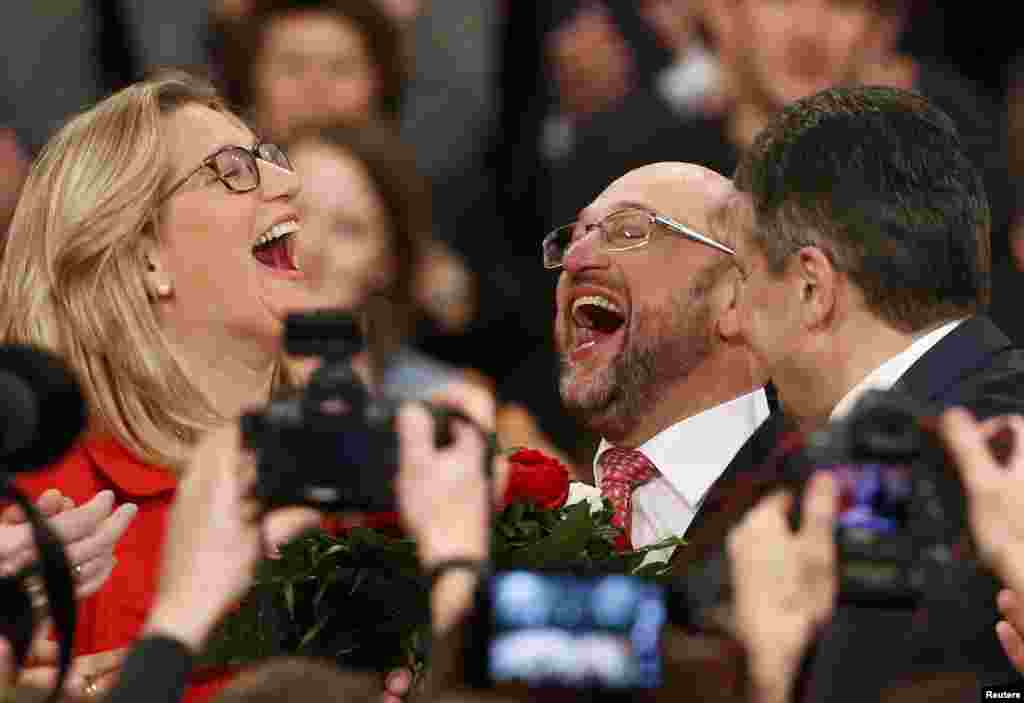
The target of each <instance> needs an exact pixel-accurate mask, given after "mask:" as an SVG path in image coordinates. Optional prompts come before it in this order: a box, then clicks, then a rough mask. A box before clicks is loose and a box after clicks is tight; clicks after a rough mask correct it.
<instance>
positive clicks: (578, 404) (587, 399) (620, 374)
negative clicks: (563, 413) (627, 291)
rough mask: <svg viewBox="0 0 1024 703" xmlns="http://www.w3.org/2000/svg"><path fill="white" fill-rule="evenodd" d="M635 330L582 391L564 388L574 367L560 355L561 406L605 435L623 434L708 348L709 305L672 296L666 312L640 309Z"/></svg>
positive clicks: (572, 380) (567, 385) (699, 359)
mask: <svg viewBox="0 0 1024 703" xmlns="http://www.w3.org/2000/svg"><path fill="white" fill-rule="evenodd" d="M638 319H639V320H640V324H638V325H637V329H636V330H630V331H628V334H629V336H628V337H627V338H626V346H625V348H624V349H623V351H622V353H621V354H620V355H619V356H617V357H615V359H613V360H612V362H611V364H610V365H609V366H608V367H606V368H603V369H601V370H599V371H597V372H596V373H592V374H591V375H590V381H589V382H588V383H587V388H586V389H585V391H584V392H583V393H582V394H581V393H579V392H577V393H575V394H573V396H572V397H570V396H568V395H567V394H568V393H569V392H570V391H571V387H572V386H573V385H574V381H575V379H574V375H575V374H574V372H573V370H572V366H571V365H570V364H569V363H568V361H567V359H566V354H565V353H563V354H562V355H561V374H560V378H559V390H560V392H561V396H562V403H563V405H564V406H565V408H566V410H567V411H568V412H569V413H570V414H571V415H573V416H574V417H575V418H576V419H578V420H579V421H580V422H581V423H583V425H585V426H586V427H587V429H589V430H591V431H592V432H596V433H598V434H599V435H601V436H602V437H604V438H606V439H614V438H617V437H622V436H625V435H627V434H629V432H630V431H631V430H632V429H633V428H634V427H635V426H636V424H637V423H638V422H639V420H640V419H641V418H642V417H644V416H645V415H646V414H647V413H648V412H650V410H651V409H652V408H653V407H654V406H655V405H656V404H657V402H658V400H659V399H660V397H661V395H662V392H663V391H664V390H665V389H666V388H667V387H668V386H670V385H671V384H673V383H674V382H676V381H678V380H681V379H683V378H685V377H686V376H688V375H689V374H690V372H691V371H692V370H693V369H694V368H695V367H696V366H697V365H698V364H699V363H700V362H701V361H702V360H703V359H704V358H705V357H706V356H707V355H708V353H709V352H710V346H711V344H710V339H709V335H710V330H709V319H710V310H709V309H708V306H707V304H706V303H705V301H703V300H697V301H694V302H692V303H690V304H686V303H684V302H682V301H680V300H673V305H672V309H671V312H670V313H669V314H668V315H664V314H658V313H652V311H650V310H645V311H642V312H641V317H640V318H638Z"/></svg>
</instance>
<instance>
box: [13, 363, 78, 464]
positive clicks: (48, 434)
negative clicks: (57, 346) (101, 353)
mask: <svg viewBox="0 0 1024 703" xmlns="http://www.w3.org/2000/svg"><path fill="white" fill-rule="evenodd" d="M85 423H86V410H85V400H84V398H83V397H82V393H81V391H80V390H79V387H78V383H77V382H76V381H75V379H74V377H73V376H72V374H71V371H70V370H68V368H67V367H66V366H65V365H64V363H63V362H62V361H61V360H60V359H58V358H57V357H56V356H54V355H53V354H51V353H50V352H46V351H43V350H41V349H37V348H35V347H29V346H21V345H4V346H0V467H3V469H4V470H7V471H11V472H13V471H24V470H26V469H36V468H40V467H43V466H47V465H49V464H52V463H54V462H56V461H57V460H58V459H60V458H61V457H62V456H64V453H65V452H67V450H68V449H70V448H71V445H72V444H73V443H74V441H75V439H76V438H77V437H78V435H79V434H80V433H81V431H82V430H83V429H84V428H85Z"/></svg>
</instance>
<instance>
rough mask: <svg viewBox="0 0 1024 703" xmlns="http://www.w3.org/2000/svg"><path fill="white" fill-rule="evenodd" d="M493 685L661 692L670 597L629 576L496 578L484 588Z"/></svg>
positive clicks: (488, 669) (489, 675)
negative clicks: (658, 689) (664, 630)
mask: <svg viewBox="0 0 1024 703" xmlns="http://www.w3.org/2000/svg"><path fill="white" fill-rule="evenodd" d="M483 588H484V589H485V592H484V593H483V595H484V596H485V597H484V599H483V603H484V610H485V611H486V612H484V613H481V614H480V615H482V616H483V618H484V621H485V623H486V626H487V628H488V633H487V637H486V640H485V644H484V645H483V646H484V647H486V652H485V659H486V662H485V667H486V673H487V679H489V681H490V682H491V683H492V684H501V683H517V684H525V685H527V686H530V687H538V688H542V687H554V688H563V689H566V688H569V689H572V688H575V689H607V690H618V691H626V690H634V689H651V688H655V687H657V686H659V685H660V684H661V679H662V671H661V657H660V649H659V647H660V640H661V634H662V628H663V627H664V626H665V623H666V619H667V610H666V606H665V594H664V591H663V589H662V588H661V587H660V586H658V585H656V584H652V583H648V582H645V581H642V580H640V579H636V578H633V577H629V576H619V575H609V576H598V577H578V576H572V575H565V574H548V573H543V572H531V571H508V572H502V573H499V574H496V575H495V576H493V577H492V578H491V579H490V581H489V582H488V583H487V584H485V585H484V587H483Z"/></svg>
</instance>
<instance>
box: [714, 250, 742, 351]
mask: <svg viewBox="0 0 1024 703" xmlns="http://www.w3.org/2000/svg"><path fill="white" fill-rule="evenodd" d="M741 285H742V281H741V280H740V272H739V271H738V270H737V269H735V268H733V269H730V270H729V271H726V272H725V273H724V274H722V281H721V282H720V283H719V285H718V286H716V290H715V292H714V297H713V305H714V310H715V311H716V312H717V320H718V323H717V325H718V335H719V336H720V337H721V338H722V339H724V340H726V341H729V342H735V341H737V340H738V339H739V336H740V308H739V300H740V295H739V287H740V286H741Z"/></svg>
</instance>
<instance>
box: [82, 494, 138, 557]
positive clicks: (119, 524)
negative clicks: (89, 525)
mask: <svg viewBox="0 0 1024 703" xmlns="http://www.w3.org/2000/svg"><path fill="white" fill-rule="evenodd" d="M138 512H139V508H138V506H136V505H135V504H134V503H125V504H124V505H122V506H121V507H119V508H118V509H117V510H115V511H114V513H113V515H111V516H110V517H109V518H107V519H106V520H104V521H103V522H102V523H101V524H100V526H99V529H98V530H96V532H95V533H94V534H92V535H90V536H88V537H86V538H84V539H80V540H78V541H76V542H73V543H71V544H68V545H67V546H66V551H67V555H68V559H69V560H70V561H71V562H72V563H74V564H83V563H85V562H87V561H89V560H90V559H95V558H96V557H99V556H102V555H104V554H111V553H112V552H113V551H114V546H115V545H116V544H117V541H118V540H119V539H121V535H123V534H124V533H125V530H127V529H128V526H129V525H130V524H131V522H132V520H134V519H135V516H136V514H138Z"/></svg>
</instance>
